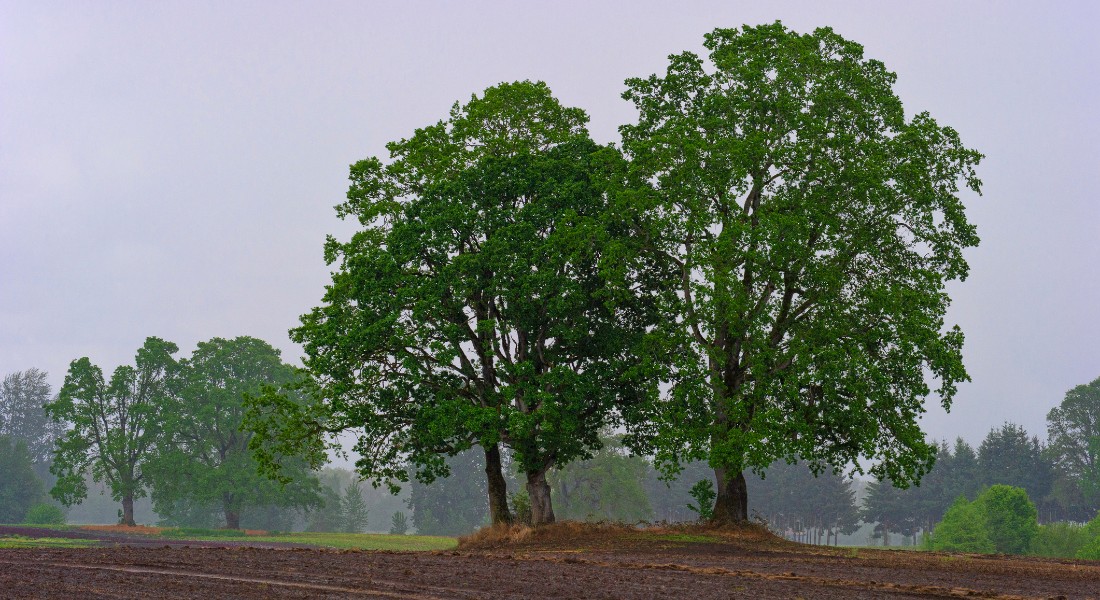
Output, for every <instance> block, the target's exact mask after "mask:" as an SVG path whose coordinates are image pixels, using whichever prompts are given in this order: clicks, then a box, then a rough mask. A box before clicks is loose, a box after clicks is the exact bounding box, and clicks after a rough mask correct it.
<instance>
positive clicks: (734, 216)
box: [621, 23, 982, 521]
mask: <svg viewBox="0 0 1100 600" xmlns="http://www.w3.org/2000/svg"><path fill="white" fill-rule="evenodd" d="M704 46H705V47H706V49H707V51H708V52H709V56H708V59H709V60H704V59H703V58H701V57H699V56H697V55H696V54H694V53H691V52H684V53H682V54H677V55H673V56H671V57H670V62H669V66H668V69H667V72H666V73H665V74H664V75H663V76H662V75H652V76H650V77H646V78H637V79H630V80H628V81H627V88H628V89H627V91H626V93H625V94H624V97H625V98H626V99H628V100H630V101H632V102H633V103H634V105H635V107H636V108H637V109H638V112H639V118H638V121H637V123H635V124H631V125H627V126H624V127H622V128H621V132H622V136H623V148H624V150H625V152H626V155H627V156H628V158H629V159H630V160H631V166H632V168H633V169H634V172H635V173H636V175H637V179H638V180H641V181H646V182H650V183H651V187H652V190H651V193H652V195H653V197H654V198H655V204H656V206H655V208H654V209H653V210H650V211H647V213H646V215H647V216H648V217H649V218H650V221H649V230H650V231H651V232H652V234H651V237H650V239H649V240H648V243H649V246H648V251H649V252H651V253H654V254H656V255H659V256H660V257H661V258H662V259H663V260H664V261H667V262H668V263H670V264H672V265H674V267H675V268H676V271H677V277H676V279H675V280H674V281H669V282H667V285H668V286H670V287H672V289H675V290H676V292H677V294H676V297H675V298H674V301H673V302H670V303H668V304H667V305H666V310H667V314H666V316H665V318H664V319H662V322H663V323H665V324H666V325H667V328H666V329H667V332H666V335H665V339H667V340H668V342H669V343H670V344H671V345H673V346H674V347H675V350H674V351H672V352H671V353H670V356H673V357H680V358H681V360H677V361H676V362H674V363H672V373H671V375H670V383H671V393H670V397H669V398H668V399H667V401H666V402H665V403H663V405H662V406H660V410H658V411H656V412H655V417H654V418H655V424H654V426H653V430H654V431H655V435H653V436H652V437H651V447H652V448H653V449H654V451H655V452H656V454H657V456H658V457H659V458H660V459H661V460H662V461H663V462H664V463H666V464H668V463H671V464H675V463H678V462H680V461H683V460H691V459H705V460H707V461H708V462H709V463H710V465H711V466H712V467H714V470H715V477H716V480H717V482H718V486H717V489H718V497H717V500H716V506H715V511H714V515H715V519H717V520H720V521H737V520H744V519H746V518H747V500H746V491H745V479H744V476H743V474H742V473H743V471H745V470H746V469H765V468H766V467H767V466H768V465H769V464H771V463H772V462H773V461H774V460H776V459H789V460H793V459H795V458H799V457H801V458H803V459H806V460H808V461H810V462H811V464H813V465H815V468H818V469H820V468H824V466H825V465H833V466H837V467H842V468H844V467H846V466H847V465H851V464H856V465H858V464H866V463H861V461H866V460H870V461H873V462H874V466H873V467H872V471H873V472H874V473H875V474H876V475H879V476H883V477H889V478H890V479H891V480H892V481H894V482H895V483H898V484H899V485H905V484H906V483H908V482H910V481H913V480H916V479H918V478H919V477H920V476H921V475H922V474H923V473H924V472H925V471H927V470H928V468H929V466H930V464H931V462H932V460H933V458H934V456H935V453H936V447H935V445H933V444H931V443H929V442H928V441H926V439H925V436H924V435H923V434H922V432H921V431H920V428H919V425H918V423H917V419H918V417H919V415H920V414H921V413H923V412H924V401H925V399H926V398H927V397H928V396H929V395H930V394H931V393H932V391H933V390H932V389H931V388H930V385H929V376H930V377H931V379H933V380H936V381H938V387H937V388H936V389H935V393H936V394H937V396H938V398H939V400H940V402H941V403H942V404H943V405H944V407H949V406H950V404H951V400H952V397H953V396H954V394H955V389H956V385H957V384H958V382H960V381H965V380H967V379H968V376H967V373H966V370H965V368H964V366H963V363H962V356H961V349H962V343H963V335H962V332H961V331H960V330H959V329H958V328H957V327H946V326H945V323H944V314H945V312H946V310H947V307H948V303H949V298H948V295H947V293H946V291H945V283H946V282H947V281H951V280H962V279H964V278H965V277H966V275H967V272H968V266H967V262H966V260H965V259H964V256H963V250H964V249H966V248H968V247H971V246H975V245H976V244H977V243H978V237H977V235H976V233H975V228H974V226H973V225H971V224H970V223H969V222H968V221H967V218H966V215H965V211H964V207H963V204H962V201H961V199H960V197H959V193H960V190H959V185H960V183H961V184H962V185H964V186H966V187H968V188H970V189H971V190H973V191H974V192H979V191H980V181H979V180H978V178H977V177H976V175H975V171H974V168H975V166H976V165H977V164H978V162H979V160H980V159H981V158H982V156H981V154H979V153H978V152H976V151H974V150H971V149H968V148H967V147H965V146H964V145H963V144H962V142H961V141H960V138H959V135H958V133H957V132H956V131H955V130H954V129H951V128H950V127H944V126H941V125H939V124H938V123H937V122H936V120H935V119H933V118H932V116H931V115H929V114H928V113H918V114H916V115H915V116H914V117H912V118H909V119H907V118H906V117H905V113H904V111H903V110H902V104H901V101H900V100H899V99H898V97H897V95H896V94H895V92H894V89H893V86H894V82H895V79H896V77H895V75H894V74H893V73H891V72H890V71H888V70H887V69H886V67H885V66H884V65H883V64H882V63H881V62H879V61H876V60H873V59H867V58H865V57H864V55H863V48H862V47H861V46H860V45H859V44H857V43H854V42H851V41H849V40H846V39H844V38H842V37H840V36H839V35H837V34H836V33H834V32H833V31H832V30H831V29H828V28H823V29H818V30H816V31H814V32H813V33H812V34H798V33H795V32H792V31H790V30H788V29H787V28H785V27H784V26H783V25H781V24H779V23H775V24H772V25H763V26H759V27H748V26H746V27H744V28H742V29H716V30H714V31H713V32H712V33H710V34H708V35H707V36H706V37H705V41H704Z"/></svg>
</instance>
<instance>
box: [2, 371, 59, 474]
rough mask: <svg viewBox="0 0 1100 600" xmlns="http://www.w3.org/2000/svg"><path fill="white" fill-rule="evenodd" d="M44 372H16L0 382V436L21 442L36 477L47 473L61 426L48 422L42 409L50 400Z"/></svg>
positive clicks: (48, 386)
mask: <svg viewBox="0 0 1100 600" xmlns="http://www.w3.org/2000/svg"><path fill="white" fill-rule="evenodd" d="M46 377H47V375H46V372H45V371H40V370H38V369H33V368H32V369H27V370H26V371H17V372H15V373H11V374H9V375H7V376H5V377H4V381H3V383H0V435H6V436H9V437H11V438H14V439H20V440H23V443H25V444H26V445H27V452H28V453H30V456H31V461H32V462H34V465H35V470H36V471H37V472H38V474H39V476H40V477H41V476H45V475H46V474H48V473H49V464H50V462H51V461H52V460H53V451H54V443H55V442H56V440H57V438H59V437H60V436H61V434H62V433H63V432H64V431H65V424H64V423H58V422H54V421H51V420H50V418H49V417H48V416H47V415H46V411H45V409H44V408H43V407H44V406H45V405H46V404H47V403H48V402H49V401H50V400H51V399H52V398H51V391H50V384H49V382H48V381H46Z"/></svg>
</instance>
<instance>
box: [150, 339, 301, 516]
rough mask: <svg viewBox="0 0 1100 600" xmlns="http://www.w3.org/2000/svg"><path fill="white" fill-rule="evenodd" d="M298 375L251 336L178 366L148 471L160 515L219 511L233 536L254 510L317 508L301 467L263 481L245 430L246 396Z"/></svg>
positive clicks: (199, 351)
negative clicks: (283, 480) (276, 479)
mask: <svg viewBox="0 0 1100 600" xmlns="http://www.w3.org/2000/svg"><path fill="white" fill-rule="evenodd" d="M295 376H296V372H295V370H294V368H293V367H291V366H290V365H287V364H285V363H283V362H282V360H281V359H280V357H279V351H278V350H276V349H275V348H273V347H271V346H270V345H269V344H267V343H266V342H263V341H261V340H258V339H256V338H251V337H238V338H234V339H231V340H226V339H222V338H214V339H212V340H210V341H208V342H200V343H199V344H198V347H197V348H196V349H195V351H194V353H192V355H191V357H190V358H188V359H185V360H182V361H180V363H179V365H178V370H177V374H176V377H175V379H174V380H173V386H172V394H171V395H170V396H169V397H168V398H165V400H164V404H163V406H162V410H161V414H162V418H161V422H160V427H161V429H162V435H161V436H160V437H159V439H158V443H157V447H156V454H155V458H154V459H153V460H151V461H150V462H149V464H148V465H147V467H146V472H147V474H148V476H149V478H150V479H151V481H152V487H153V493H152V497H153V503H154V506H155V507H156V509H157V512H158V513H160V514H161V515H165V516H171V515H173V514H174V512H175V511H178V510H180V509H181V508H182V509H185V510H192V508H190V507H195V508H197V509H199V510H207V509H208V508H210V507H216V508H217V509H218V510H220V511H221V512H222V514H223V516H224V518H225V522H226V525H227V526H228V527H230V528H233V529H236V528H238V527H239V526H240V520H241V518H242V514H244V513H245V512H246V511H248V510H250V509H251V510H253V511H255V510H257V509H258V508H259V507H263V506H271V505H275V506H281V507H308V506H313V505H316V504H317V503H318V502H320V497H319V496H318V484H317V482H316V480H315V479H314V478H313V476H312V475H311V474H310V472H309V471H308V470H307V469H306V468H305V466H304V463H303V462H302V461H301V460H294V459H289V460H286V461H284V467H285V468H284V474H285V475H288V478H289V481H288V482H286V483H277V482H274V481H272V480H270V479H268V478H267V477H264V476H262V475H260V474H259V473H258V469H259V466H258V464H257V462H256V460H255V458H254V457H253V455H252V452H251V451H250V449H249V443H250V441H251V439H252V435H253V434H252V433H251V432H249V431H247V430H245V429H243V423H244V417H245V411H246V407H245V398H246V396H248V395H257V394H260V393H261V390H262V389H263V388H264V386H280V385H283V384H286V383H289V382H291V381H292V380H294V378H295ZM291 475H292V477H290V476H291ZM182 522H187V521H186V520H183V521H182Z"/></svg>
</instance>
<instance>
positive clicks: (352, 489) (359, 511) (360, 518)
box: [340, 481, 368, 533]
mask: <svg viewBox="0 0 1100 600" xmlns="http://www.w3.org/2000/svg"><path fill="white" fill-rule="evenodd" d="M367 512H368V511H367V503H366V501H364V500H363V489H362V487H361V486H360V485H359V482H358V481H353V482H351V483H349V484H348V487H346V488H344V495H343V497H342V498H340V516H341V521H342V523H341V531H343V532H344V533H362V532H363V530H365V529H366V528H367V517H368V514H367Z"/></svg>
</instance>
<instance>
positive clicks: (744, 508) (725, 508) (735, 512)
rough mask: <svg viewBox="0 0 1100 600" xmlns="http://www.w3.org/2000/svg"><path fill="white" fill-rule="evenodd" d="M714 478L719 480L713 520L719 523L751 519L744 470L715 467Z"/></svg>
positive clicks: (743, 521)
mask: <svg viewBox="0 0 1100 600" xmlns="http://www.w3.org/2000/svg"><path fill="white" fill-rule="evenodd" d="M714 478H715V479H716V480H717V482H718V489H717V492H718V494H717V497H716V498H715V499H714V515H713V517H711V520H712V521H713V522H715V523H718V524H732V523H745V522H747V521H748V520H749V490H748V486H747V485H745V473H744V472H743V471H736V472H730V471H727V470H726V469H715V470H714Z"/></svg>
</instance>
